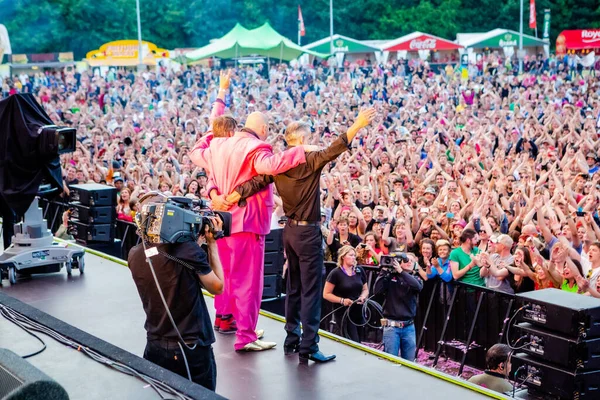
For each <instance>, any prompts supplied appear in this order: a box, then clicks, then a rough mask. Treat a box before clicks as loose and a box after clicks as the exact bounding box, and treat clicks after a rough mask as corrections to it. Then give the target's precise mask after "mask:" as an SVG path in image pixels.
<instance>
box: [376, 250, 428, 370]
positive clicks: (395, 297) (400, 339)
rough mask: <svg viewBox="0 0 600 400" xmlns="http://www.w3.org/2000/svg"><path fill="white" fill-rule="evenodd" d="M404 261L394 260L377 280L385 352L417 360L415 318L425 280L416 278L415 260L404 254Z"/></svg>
mask: <svg viewBox="0 0 600 400" xmlns="http://www.w3.org/2000/svg"><path fill="white" fill-rule="evenodd" d="M405 260H406V261H402V262H401V263H400V262H398V260H397V259H395V260H394V261H393V262H392V266H391V267H390V268H391V270H390V269H389V268H383V269H382V270H381V272H380V273H379V277H378V278H377V281H375V290H374V291H375V293H378V294H379V293H382V294H383V295H384V296H385V297H384V298H385V300H384V303H383V316H384V317H385V318H383V319H382V320H381V325H382V326H383V345H384V351H385V352H386V353H390V354H393V355H395V356H397V355H398V352H399V351H400V357H402V358H404V359H406V360H409V361H414V360H415V357H416V353H417V335H416V331H415V325H414V318H415V315H416V314H417V301H418V298H419V292H421V289H423V282H422V281H421V280H420V279H419V278H417V277H415V276H414V275H413V274H412V272H413V271H414V270H415V267H416V262H415V261H414V260H410V259H408V258H407V257H406V256H405Z"/></svg>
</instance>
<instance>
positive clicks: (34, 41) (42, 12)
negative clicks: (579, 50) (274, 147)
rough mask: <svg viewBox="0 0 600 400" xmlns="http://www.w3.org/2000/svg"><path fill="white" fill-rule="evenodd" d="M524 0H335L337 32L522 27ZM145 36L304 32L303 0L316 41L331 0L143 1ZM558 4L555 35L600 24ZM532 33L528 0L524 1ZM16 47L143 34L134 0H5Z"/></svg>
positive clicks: (0, 12)
mask: <svg viewBox="0 0 600 400" xmlns="http://www.w3.org/2000/svg"><path fill="white" fill-rule="evenodd" d="M519 1H520V0H420V1H419V0H333V9H334V32H335V33H340V34H342V35H347V36H350V37H355V38H357V39H394V38H396V37H399V36H401V35H405V34H407V33H410V32H413V31H415V30H419V31H423V32H427V33H431V34H434V35H437V36H441V37H445V38H449V39H454V38H455V37H456V34H457V33H460V32H465V33H466V32H485V31H488V30H491V29H494V28H508V29H514V30H518V28H519ZM140 4H141V18H142V36H143V39H144V40H148V41H151V42H154V43H156V45H158V46H159V47H163V48H169V49H173V48H178V47H200V46H203V45H206V44H207V43H208V42H209V41H210V40H211V39H214V38H218V37H220V36H222V35H223V34H225V33H227V32H228V31H229V30H230V29H231V28H232V27H233V26H234V25H235V23H236V22H240V23H241V24H242V25H244V26H246V27H247V28H256V27H257V26H260V25H262V24H263V23H264V22H266V21H268V22H270V23H271V24H272V25H273V27H274V28H275V29H277V30H278V31H279V32H280V33H281V34H283V35H285V36H287V37H288V38H290V39H291V40H293V41H296V38H297V7H298V4H300V5H301V6H302V13H303V16H304V24H305V26H306V36H305V37H304V38H302V43H304V44H306V43H310V42H312V41H315V40H319V39H321V38H323V37H325V36H327V35H329V0H277V1H276V2H273V1H271V0H162V1H150V0H140ZM536 8H537V19H538V30H539V32H540V33H541V30H542V24H543V10H544V9H545V8H550V9H551V10H552V24H551V35H552V38H551V39H552V40H554V38H556V36H557V35H558V34H559V33H560V32H561V31H562V30H564V29H582V28H598V27H600V2H598V0H537V1H536ZM524 14H525V15H524V18H523V20H524V29H525V33H527V34H533V31H532V30H530V29H529V27H528V23H527V21H528V17H529V1H527V0H524ZM0 23H2V24H4V25H6V27H7V29H8V32H9V35H10V38H11V42H12V48H13V52H15V53H42V52H59V51H74V52H75V56H76V57H77V58H81V57H85V54H86V53H87V52H88V51H90V50H94V49H97V48H98V47H99V46H100V45H102V44H103V43H106V42H108V41H112V40H119V39H135V38H137V20H136V9H135V0H0Z"/></svg>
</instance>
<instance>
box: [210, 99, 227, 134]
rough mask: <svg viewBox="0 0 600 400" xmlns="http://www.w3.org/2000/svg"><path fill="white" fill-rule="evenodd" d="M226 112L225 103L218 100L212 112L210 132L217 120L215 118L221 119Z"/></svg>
mask: <svg viewBox="0 0 600 400" xmlns="http://www.w3.org/2000/svg"><path fill="white" fill-rule="evenodd" d="M224 112H225V102H224V101H223V100H221V99H217V100H216V101H215V102H214V103H213V105H212V109H211V110H210V119H209V122H210V131H212V124H213V122H214V120H215V118H218V117H220V116H221V115H223V113H224Z"/></svg>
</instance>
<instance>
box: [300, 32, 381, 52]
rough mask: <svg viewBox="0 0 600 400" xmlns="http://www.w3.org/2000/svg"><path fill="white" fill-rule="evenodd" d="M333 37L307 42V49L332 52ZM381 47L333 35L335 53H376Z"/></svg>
mask: <svg viewBox="0 0 600 400" xmlns="http://www.w3.org/2000/svg"><path fill="white" fill-rule="evenodd" d="M331 39H332V38H330V37H329V36H328V37H326V38H323V39H321V40H318V41H316V42H313V43H310V44H307V45H306V46H304V48H305V49H307V50H311V51H318V52H320V53H330V46H331ZM378 51H381V49H379V48H377V47H373V46H369V45H367V44H365V43H363V42H361V41H360V40H356V39H352V38H349V37H347V36H342V35H339V34H335V35H333V53H346V54H352V53H374V52H378Z"/></svg>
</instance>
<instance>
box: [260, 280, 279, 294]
mask: <svg viewBox="0 0 600 400" xmlns="http://www.w3.org/2000/svg"><path fill="white" fill-rule="evenodd" d="M279 296H281V276H279V275H265V284H264V287H263V295H262V297H263V298H274V297H279Z"/></svg>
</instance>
